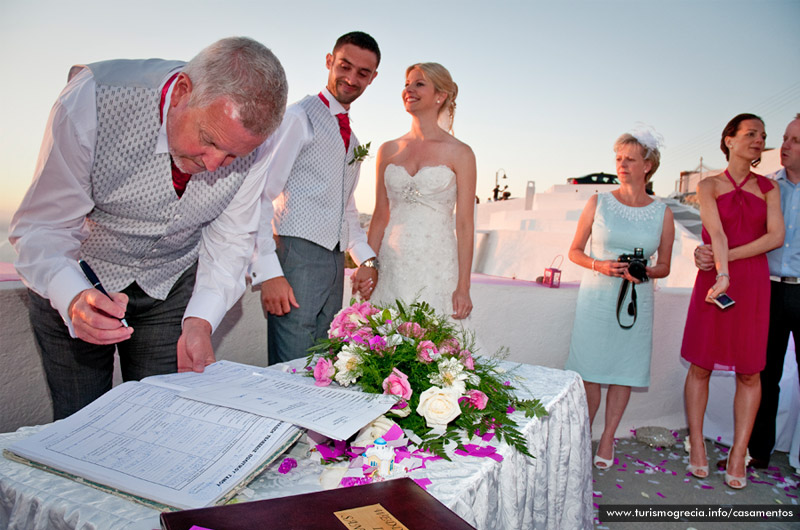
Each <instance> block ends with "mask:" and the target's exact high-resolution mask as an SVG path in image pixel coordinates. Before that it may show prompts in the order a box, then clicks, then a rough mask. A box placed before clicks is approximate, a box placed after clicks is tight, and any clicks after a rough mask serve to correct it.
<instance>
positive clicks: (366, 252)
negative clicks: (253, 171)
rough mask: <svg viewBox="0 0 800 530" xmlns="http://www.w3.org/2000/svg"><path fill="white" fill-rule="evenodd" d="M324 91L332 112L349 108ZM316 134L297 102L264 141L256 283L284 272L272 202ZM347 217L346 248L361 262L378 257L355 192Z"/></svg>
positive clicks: (253, 270)
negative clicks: (363, 224)
mask: <svg viewBox="0 0 800 530" xmlns="http://www.w3.org/2000/svg"><path fill="white" fill-rule="evenodd" d="M322 95H324V96H325V98H326V99H327V100H328V102H329V104H330V106H329V109H330V113H331V115H332V116H336V115H337V114H340V113H342V112H347V110H345V108H344V107H342V105H341V103H339V102H338V101H337V100H336V98H334V97H333V96H332V95H331V93H330V92H329V91H328V89H327V88H324V89H323V90H322ZM348 115H349V114H348ZM313 134H314V133H313V130H312V129H311V124H310V123H309V121H308V117H307V116H306V113H305V111H303V109H302V108H301V107H300V106H299V105H297V104H294V105H290V106H289V107H288V108H287V109H286V114H285V115H284V117H283V122H282V123H281V126H280V128H279V129H278V130H277V131H276V132H275V134H273V135H272V136H271V137H270V138H269V140H267V141H266V143H265V144H264V146H265V147H266V150H267V151H268V154H267V155H266V160H267V162H266V171H267V182H266V185H265V187H264V193H263V195H262V199H261V222H260V224H259V229H258V236H257V237H256V254H255V256H254V257H253V262H252V263H251V264H250V274H251V275H252V278H253V284H254V285H257V284H259V283H261V282H263V281H266V280H269V279H271V278H276V277H278V276H283V269H281V265H280V262H279V261H278V256H277V255H276V254H275V240H274V239H273V230H272V217H273V215H274V213H275V208H274V207H273V205H272V202H273V201H274V200H275V199H276V198H277V197H278V196H279V195H280V194H281V192H283V189H284V187H285V186H286V181H287V180H288V179H289V174H290V173H291V171H292V166H293V165H294V162H295V159H296V158H297V155H298V153H300V150H301V149H302V148H303V147H304V146H305V145H306V144H308V143H309V142H310V141H311V140H312V139H313ZM357 185H358V178H356V183H355V185H354V186H353V190H355V188H356V186H357ZM345 218H346V221H347V223H348V225H349V228H350V241H349V242H348V244H347V249H346V250H348V251H349V252H350V255H351V256H352V258H353V260H354V261H355V262H356V263H358V264H360V263H361V262H363V261H364V260H367V259H369V258H373V257H375V252H374V251H373V250H372V249H371V248H370V246H369V245H368V244H367V234H366V233H365V232H364V229H363V228H361V224H360V223H359V221H358V209H357V208H356V201H355V198H354V197H353V195H352V193H351V194H350V199H349V200H348V202H347V208H346V210H345Z"/></svg>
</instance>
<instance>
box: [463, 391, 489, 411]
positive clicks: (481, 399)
mask: <svg viewBox="0 0 800 530" xmlns="http://www.w3.org/2000/svg"><path fill="white" fill-rule="evenodd" d="M467 397H468V398H469V404H470V405H472V406H473V407H475V408H476V409H478V410H483V409H485V408H486V404H487V403H488V402H489V398H488V397H487V396H486V394H484V393H483V392H481V391H480V390H474V389H473V390H467Z"/></svg>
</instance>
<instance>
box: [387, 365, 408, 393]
mask: <svg viewBox="0 0 800 530" xmlns="http://www.w3.org/2000/svg"><path fill="white" fill-rule="evenodd" d="M383 393H384V394H391V395H393V396H400V397H401V398H403V399H404V400H407V399H409V398H410V397H411V384H410V383H409V382H408V376H407V375H406V374H404V373H403V372H401V371H400V370H398V369H397V368H393V369H392V373H391V374H389V377H387V378H386V379H384V380H383Z"/></svg>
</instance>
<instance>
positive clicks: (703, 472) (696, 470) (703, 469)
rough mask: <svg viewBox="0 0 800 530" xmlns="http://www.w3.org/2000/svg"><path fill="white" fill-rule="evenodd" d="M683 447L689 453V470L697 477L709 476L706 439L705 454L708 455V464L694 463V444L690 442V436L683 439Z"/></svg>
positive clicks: (704, 444)
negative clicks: (697, 464)
mask: <svg viewBox="0 0 800 530" xmlns="http://www.w3.org/2000/svg"><path fill="white" fill-rule="evenodd" d="M683 447H684V448H685V449H686V452H687V453H688V454H689V465H687V466H686V470H687V471H689V473H691V474H692V476H693V477H695V478H699V479H703V478H708V453H706V443H705V440H703V454H704V455H705V456H706V465H704V466H695V465H692V444H691V443H690V442H689V437H688V436H687V437H686V438H685V439H684V440H683Z"/></svg>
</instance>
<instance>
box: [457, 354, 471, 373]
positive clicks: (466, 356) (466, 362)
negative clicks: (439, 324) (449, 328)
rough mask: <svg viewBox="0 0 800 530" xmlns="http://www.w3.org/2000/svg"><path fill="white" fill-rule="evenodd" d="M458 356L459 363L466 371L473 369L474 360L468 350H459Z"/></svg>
mask: <svg viewBox="0 0 800 530" xmlns="http://www.w3.org/2000/svg"><path fill="white" fill-rule="evenodd" d="M458 356H459V357H461V362H462V363H464V366H466V367H467V369H468V370H474V369H475V360H474V359H473V358H472V352H470V351H469V350H461V353H459V354H458Z"/></svg>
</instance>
